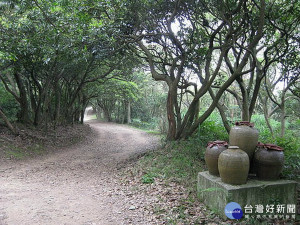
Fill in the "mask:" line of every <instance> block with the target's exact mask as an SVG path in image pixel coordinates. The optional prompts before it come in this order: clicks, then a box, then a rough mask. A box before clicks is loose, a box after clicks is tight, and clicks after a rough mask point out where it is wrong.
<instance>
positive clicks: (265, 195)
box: [197, 171, 297, 218]
mask: <svg viewBox="0 0 300 225" xmlns="http://www.w3.org/2000/svg"><path fill="white" fill-rule="evenodd" d="M296 188H297V182H295V181H290V180H276V181H261V180H257V179H248V181H247V183H246V184H243V185H230V184H225V183H223V182H222V181H221V178H220V177H217V176H213V175H210V174H209V173H208V171H205V172H200V173H199V174H198V184H197V189H198V196H199V198H200V200H201V201H202V202H203V203H205V204H206V205H207V206H208V207H209V208H210V209H212V210H214V211H215V212H217V213H218V214H219V215H220V216H222V217H223V218H226V216H225V213H224V209H225V206H226V205H227V204H228V203H229V202H237V203H238V204H240V206H241V207H242V210H243V212H245V211H244V207H245V206H247V207H248V206H252V207H253V213H255V206H256V205H259V204H260V205H263V206H264V207H266V206H267V205H274V206H275V210H274V211H275V212H274V214H273V215H275V214H276V205H279V204H280V205H285V207H287V204H289V205H291V204H296V199H297V198H296ZM286 212H287V209H286V208H285V212H284V214H285V215H286ZM294 215H295V214H294Z"/></svg>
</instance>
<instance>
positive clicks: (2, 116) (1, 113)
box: [0, 107, 17, 134]
mask: <svg viewBox="0 0 300 225" xmlns="http://www.w3.org/2000/svg"><path fill="white" fill-rule="evenodd" d="M0 117H1V118H2V119H3V121H4V122H5V124H6V125H7V127H8V128H9V129H10V130H11V132H12V133H13V134H17V130H16V129H15V128H14V126H13V125H12V124H11V123H10V122H9V120H8V118H7V117H6V116H5V114H4V112H3V111H2V109H1V107H0Z"/></svg>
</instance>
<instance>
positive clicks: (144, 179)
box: [142, 173, 156, 184]
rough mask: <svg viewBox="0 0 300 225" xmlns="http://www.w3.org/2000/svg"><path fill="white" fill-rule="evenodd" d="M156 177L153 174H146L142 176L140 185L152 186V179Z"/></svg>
mask: <svg viewBox="0 0 300 225" xmlns="http://www.w3.org/2000/svg"><path fill="white" fill-rule="evenodd" d="M155 177H156V175H155V174H153V173H147V174H145V175H144V176H142V183H143V184H152V183H154V181H155V180H154V178H155Z"/></svg>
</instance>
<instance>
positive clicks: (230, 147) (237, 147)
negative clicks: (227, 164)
mask: <svg viewBox="0 0 300 225" xmlns="http://www.w3.org/2000/svg"><path fill="white" fill-rule="evenodd" d="M239 148H240V147H239V146H234V145H231V146H229V147H228V149H239Z"/></svg>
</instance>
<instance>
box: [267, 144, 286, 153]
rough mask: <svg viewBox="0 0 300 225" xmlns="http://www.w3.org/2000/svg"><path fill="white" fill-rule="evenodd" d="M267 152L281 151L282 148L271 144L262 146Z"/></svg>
mask: <svg viewBox="0 0 300 225" xmlns="http://www.w3.org/2000/svg"><path fill="white" fill-rule="evenodd" d="M264 147H265V148H266V149H267V150H275V151H283V148H281V147H279V146H277V145H273V144H265V146H264Z"/></svg>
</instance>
